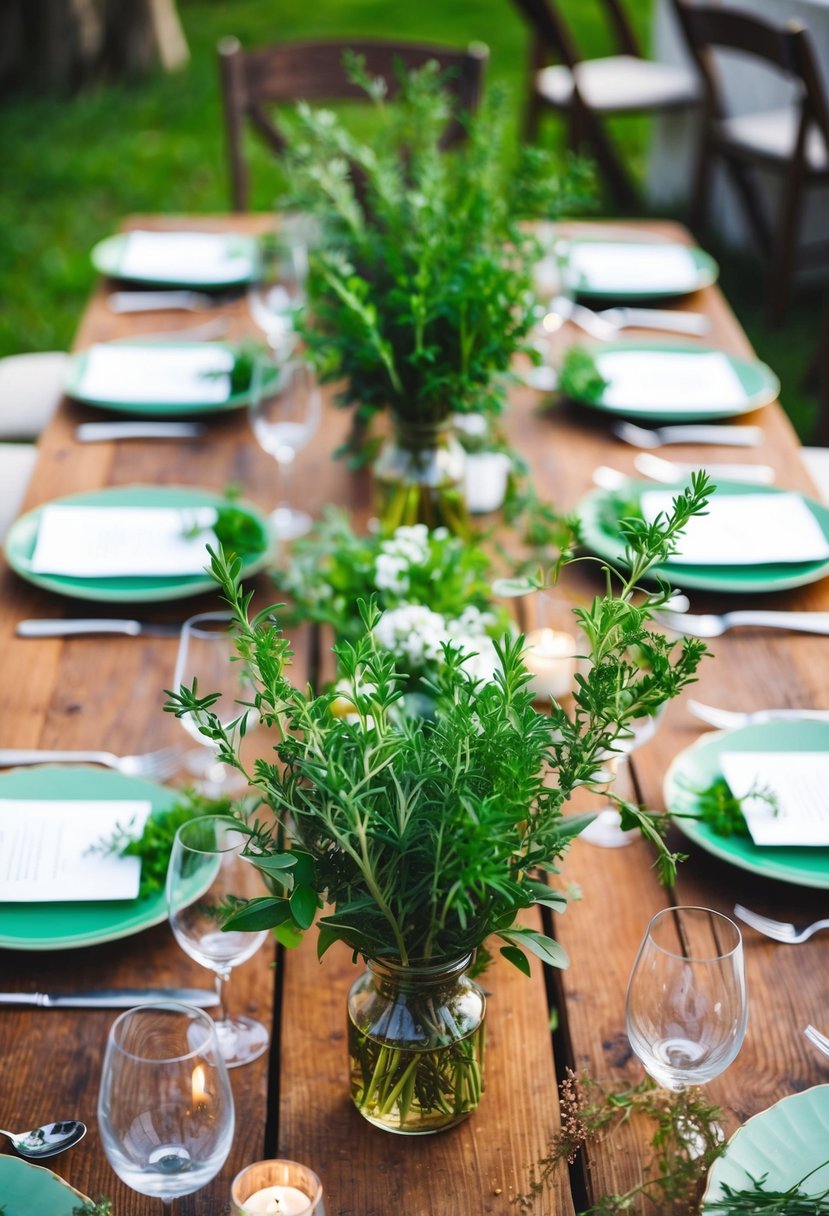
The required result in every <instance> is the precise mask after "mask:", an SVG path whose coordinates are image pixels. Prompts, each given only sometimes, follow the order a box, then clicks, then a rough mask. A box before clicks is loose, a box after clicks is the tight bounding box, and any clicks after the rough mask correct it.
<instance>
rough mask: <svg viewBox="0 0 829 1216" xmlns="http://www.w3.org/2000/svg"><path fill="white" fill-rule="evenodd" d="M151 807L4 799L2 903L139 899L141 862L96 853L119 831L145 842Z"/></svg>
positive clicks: (0, 809)
mask: <svg viewBox="0 0 829 1216" xmlns="http://www.w3.org/2000/svg"><path fill="white" fill-rule="evenodd" d="M151 809H152V808H151V805H150V803H149V802H144V801H138V800H136V801H126V802H97V801H88V802H85V801H81V800H79V801H72V802H68V801H67V802H56V801H49V800H45V799H44V800H42V801H41V800H37V799H35V800H29V799H16V798H2V799H0V902H6V903H46V902H52V901H59V902H65V901H72V902H83V903H86V902H89V901H93V900H94V901H97V900H109V899H136V898H137V896H138V886H139V882H140V879H141V859H140V858H139V857H119V856H117V855H115V854H109V853H102V852H97V851H94V849H95V846H97V845H99V844H100V842H101V841H102V840H107V839H109V838H110V837H111V836H112V834H113V832H114V831H115V829H116V828H117V827H118V826H119V825H120V826H122V827H129V830H130V833H131V834H134V835H135V836H140V834H141V832H142V831H143V829H144V824H145V823H146V820H147V817H148V815H149V814H150V811H151Z"/></svg>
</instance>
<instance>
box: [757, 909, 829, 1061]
mask: <svg viewBox="0 0 829 1216" xmlns="http://www.w3.org/2000/svg"><path fill="white" fill-rule="evenodd" d="M734 915H735V916H736V917H737V919H738V920H741V921H742V922H743V923H744V924H746V925H750V926H751V928H752V929H756V930H757V932H758V933H763V934H765V936H766V937H770V938H772V940H773V941H776V942H786V943H787V944H788V945H790V946H798V945H799V944H800V943H801V942H805V941H808V940H809V938H810V937H811V936H812V935H813V934H814V933H817V932H818V930H819V929H829V920H816V921H815V922H814V924H813V925H793V924H791V923H790V922H789V921H785V920H772V919H771V918H770V917H768V916H761V915H760V914H759V912H752V911H751V910H750V909H749V908H744V907H743V905H742V904H735V905H734ZM815 1033H818V1032H817V1031H816V1032H815ZM827 1042H829V1041H827Z"/></svg>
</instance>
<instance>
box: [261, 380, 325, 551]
mask: <svg viewBox="0 0 829 1216" xmlns="http://www.w3.org/2000/svg"><path fill="white" fill-rule="evenodd" d="M319 419H320V393H319V388H318V386H317V382H316V378H315V376H314V374H313V372H312V370H311V368H310V367H309V366H308V364H307V363H303V362H301V361H299V360H292V361H291V362H288V363H280V362H278V361H272V360H271V361H269V360H266V359H258V360H257V361H256V365H255V367H254V373H253V381H252V384H251V400H250V421H251V426H252V428H253V433H254V435H255V436H256V439H257V442H258V443H259V445H260V447H262V448H264V450H265V451H266V452H267V453H268V454H269V455H270V456H273V458H274V460H275V461H276V463H277V465H278V466H279V472H280V478H281V483H282V492H283V495H284V498H283V500H282V501H281V502H280V503H279V505H278V506H277V508H276V510H275V511H273V512H272V513H271V516H270V524H271V528H272V530H273V533H274V535H275V536H276V537H278V538H279V539H281V540H292V539H293V538H294V537H297V536H302V535H303V533H305V532H307V531H308V529H309V528H310V527H311V517H310V515H309V514H308V513H307V512H306V511H299V510H297V509H296V508H295V507H293V506H291V504H290V501H289V492H290V481H291V473H292V472H293V467H294V462H295V460H296V456H297V452H299V451H300V450H301V449H302V448H304V447H305V446H306V444H307V443H308V442H309V440H310V439H311V437H312V435H313V434H314V432H315V431H316V429H317V426H318V425H319Z"/></svg>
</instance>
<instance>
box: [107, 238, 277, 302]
mask: <svg viewBox="0 0 829 1216" xmlns="http://www.w3.org/2000/svg"><path fill="white" fill-rule="evenodd" d="M175 235H177V236H182V235H183V236H186V235H187V234H186V233H176V234H175ZM200 235H210V236H213V237H215V239H216V241H217V243H218V248H219V250H220V251H221V250H223V251H224V252H225V253H226V254H227V257H228V272H227V274H224V275H220V276H217V277H213V278H207V279H205V278H203V277H201V276H196V275H192V274H188V272H187V270H186V269H185V270H184V271H182V270H181V268H178V269H177V267H176V261H175V257H174V256H171V257H170V259H169V263H168V267H167V269H165V268H164V267H163V265H161V266H160V265H159V264H158V261H156V262H154V264H153V266H152V268H151V269H150V270H148V271H147V272H146V273H144V274H142V273H141V272H140V270H133V271H128V272H127V273H126V274H125V273H124V270H123V265H124V257H125V255H126V253H127V248H128V244H129V240H130V234H129V233H128V232H119V233H118V234H117V235H116V236H109V237H106V238H105V239H104V240H103V241H99V242H98V244H97V245H95V246H94V248H93V249H92V252H91V254H90V257H91V258H92V265H93V266H94V267H95V269H96V270H97V271H98V273H99V274H105V275H108V276H109V277H110V278H112V279H124V280H126V281H129V282H131V283H141V284H145V285H146V286H154V287H192V288H196V289H198V290H200V291H222V290H224V289H226V288H231V287H243V286H245V285H246V284H247V283H252V282H253V281H254V280H255V279H256V277H257V275H258V274H259V266H260V255H259V242H258V241H257V239H256V237H253V236H248V235H247V234H245V233H235V232H234V233H230V232H227V233H210V234H205V233H202V234H200ZM173 250H174V247H173Z"/></svg>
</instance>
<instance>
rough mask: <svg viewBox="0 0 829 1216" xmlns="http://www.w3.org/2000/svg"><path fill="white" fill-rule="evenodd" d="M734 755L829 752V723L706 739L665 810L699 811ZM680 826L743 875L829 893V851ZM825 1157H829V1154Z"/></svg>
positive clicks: (747, 729)
mask: <svg viewBox="0 0 829 1216" xmlns="http://www.w3.org/2000/svg"><path fill="white" fill-rule="evenodd" d="M729 751H741V752H769V751H777V752H816V751H829V722H816V721H814V720H810V719H808V718H800V719H789V720H786V721H782V720H778V721H775V722H762V723H757V724H755V725H753V726H740V727H738V728H737V729H735V730H723V731H716V732H715V733H714V734H706V735H703V736H702V737H701V738H700V739H698V740H697V742H696V743H694V744H692V746H691V747H688V748H686V749H685V751H682V752H680V753H679V755H678V756H676V757H675V758H674V761H673V763H672V764H671V767H670V768H669V769H668V771H667V773H666V774H665V784H664V794H665V806H666V807H667V809H668V811H669V812H670V813H671V814H672V815H677V816H678V815H679V814H680V813H681V812H688V813H693V812H694V811H696V810H697V797H696V795H695V794H694V793H693V790H694V789H705V788H707V787H708V786H710V785H711V784H712V782H713V781H715V780H716V779H717V778H718V777H721V776H722V771H721V767H720V756H721V755H722V754H723V753H724V752H729ZM688 787H691V788H688ZM674 822H675V823H676V826H677V827H678V828H679V830H680V831H681V832H683V833H684V834H685V835H686V836H687V837H688V839H689V840H692V841H693V842H694V844H696V845H699V847H700V848H701V849H705V851H706V852H707V853H713V854H714V856H715V857H719V858H720V859H721V860H722V861H727V862H730V863H731V864H732V865H735V866H737V867H738V868H739V869H741V870H749V871H750V872H751V873H752V874H762V875H763V877H764V878H779V879H780V880H781V881H783V882H791V883H794V884H796V885H797V886H799V887H816V888H819V889H821V890H827V889H829V849H824V848H814V849H804V848H784V847H781V848H778V847H777V846H774V847H769V846H768V845H766V846H764V847H762V848H761V847H759V846H758V845H756V844H754V843H753V842H752V841H751V840H750V839H749V838H748V837H747V836H719V835H718V834H717V833H716V832H712V830H711V828H710V827H708V826H707V825H706V824H702V823H698V822H696V821H695V820H693V819H683V818H676V819H675V820H674ZM827 1143H829V1141H827ZM825 1155H826V1156H827V1157H829V1151H827V1152H826V1154H825Z"/></svg>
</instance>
